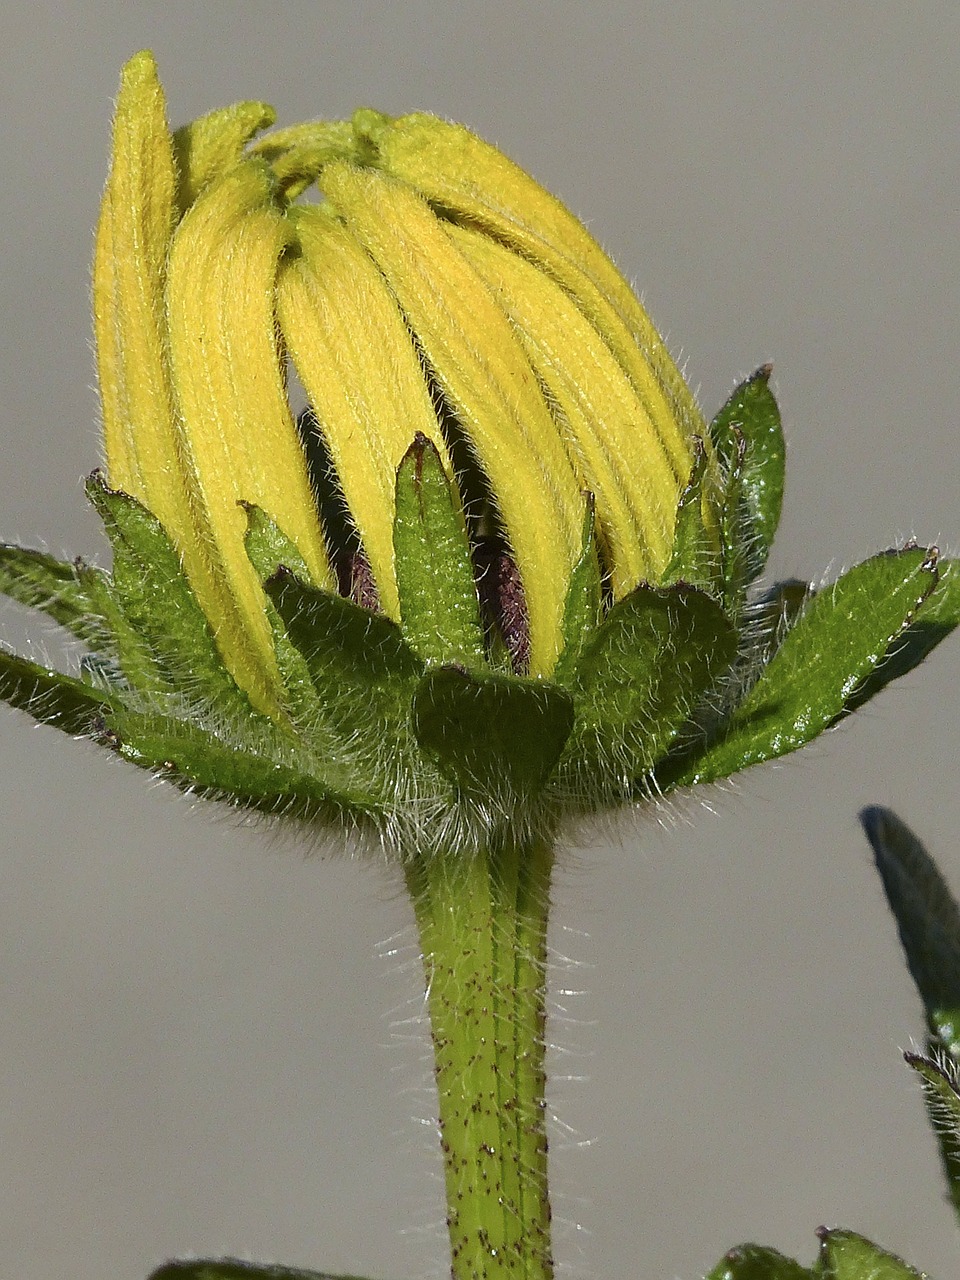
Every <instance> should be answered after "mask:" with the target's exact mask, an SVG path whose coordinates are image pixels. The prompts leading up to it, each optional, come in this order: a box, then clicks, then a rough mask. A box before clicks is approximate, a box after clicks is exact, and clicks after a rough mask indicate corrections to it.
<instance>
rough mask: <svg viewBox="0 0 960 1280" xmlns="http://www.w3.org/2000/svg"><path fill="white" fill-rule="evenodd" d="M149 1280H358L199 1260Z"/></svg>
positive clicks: (172, 1267) (173, 1264)
mask: <svg viewBox="0 0 960 1280" xmlns="http://www.w3.org/2000/svg"><path fill="white" fill-rule="evenodd" d="M148 1280H359V1277H357V1276H344V1275H331V1274H330V1273H329V1272H327V1271H302V1270H300V1269H299V1268H297V1267H278V1266H273V1265H270V1264H269V1263H262V1262H240V1261H239V1260H238V1259H236V1258H200V1259H197V1260H196V1261H194V1262H188V1261H183V1262H168V1263H167V1264H166V1266H163V1267H161V1268H160V1270H159V1271H154V1272H153V1273H152V1275H150V1276H149V1277H148Z"/></svg>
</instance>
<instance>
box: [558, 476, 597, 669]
mask: <svg viewBox="0 0 960 1280" xmlns="http://www.w3.org/2000/svg"><path fill="white" fill-rule="evenodd" d="M586 507H587V509H586V514H585V515H584V521H583V543H582V549H581V551H580V559H579V560H578V561H577V563H576V564H575V565H574V566H573V572H572V573H571V575H570V585H569V587H568V588H567V598H566V600H565V602H564V606H563V649H562V651H561V653H560V658H559V660H558V662H557V665H556V668H555V670H554V673H553V679H554V681H555V682H556V683H557V684H565V683H566V682H567V681H568V680H569V679H570V677H571V676H572V674H573V672H574V670H575V669H576V666H577V663H578V662H579V661H580V655H581V653H582V652H583V647H584V645H585V644H586V643H587V641H588V640H589V639H590V637H591V636H592V635H593V633H594V632H595V631H596V629H597V626H598V625H599V623H600V619H601V618H602V616H603V582H602V580H601V577H600V557H599V554H598V552H597V522H596V515H595V507H596V503H595V501H594V497H593V494H592V493H587V495H586Z"/></svg>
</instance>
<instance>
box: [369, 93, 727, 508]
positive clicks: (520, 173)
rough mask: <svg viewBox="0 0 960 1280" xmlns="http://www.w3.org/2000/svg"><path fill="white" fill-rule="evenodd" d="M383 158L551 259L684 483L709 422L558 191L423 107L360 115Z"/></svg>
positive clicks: (446, 209) (450, 208) (524, 249)
mask: <svg viewBox="0 0 960 1280" xmlns="http://www.w3.org/2000/svg"><path fill="white" fill-rule="evenodd" d="M354 120H355V123H356V126H357V129H358V132H359V133H360V134H361V137H363V138H368V139H369V141H370V143H371V145H372V146H373V148H374V149H375V150H376V153H377V157H378V161H377V162H378V163H379V164H380V165H382V167H383V168H384V169H385V170H386V171H387V172H388V173H391V174H393V175H394V176H396V177H398V178H401V179H402V180H403V181H405V182H408V183H410V184H411V185H412V186H414V187H415V188H416V189H417V190H418V191H420V192H421V193H422V194H423V195H424V196H425V197H426V199H427V200H429V201H430V203H431V204H432V205H434V206H435V207H436V208H437V209H438V210H441V211H442V212H443V213H444V215H446V216H449V217H453V218H455V219H463V220H464V221H465V222H467V223H468V224H472V225H474V226H479V227H482V228H483V229H484V230H487V231H489V232H490V233H491V234H492V235H494V236H495V237H497V238H499V239H501V240H503V241H504V242H505V243H507V244H509V245H510V246H511V247H513V248H515V249H516V250H517V251H518V252H520V253H522V254H523V255H524V256H526V257H528V258H530V259H531V261H533V262H536V263H538V264H540V265H541V266H543V267H544V268H546V269H547V270H548V271H549V272H550V273H551V274H552V275H553V276H554V277H555V279H556V280H557V281H558V282H559V283H560V284H561V285H562V286H563V287H564V289H566V290H567V291H568V292H569V293H570V295H571V296H572V297H573V298H574V299H575V300H576V302H577V305H578V306H579V307H580V309H581V310H582V311H583V313H584V315H586V316H587V318H588V319H589V320H590V322H591V323H592V324H593V326H594V328H596V329H597V330H598V331H599V332H600V333H601V334H602V335H603V337H604V339H605V340H606V342H607V343H608V344H609V346H610V348H611V350H612V351H613V352H614V354H615V355H616V357H617V359H618V360H619V361H620V363H621V364H622V365H623V368H624V369H625V371H626V372H627V374H628V375H629V376H630V378H631V380H632V381H633V383H634V386H635V387H636V390H637V392H638V394H639V395H640V396H641V398H642V399H643V400H644V402H645V404H646V405H647V408H648V411H649V413H650V415H651V417H652V418H653V419H654V421H655V422H656V423H657V427H658V430H659V433H660V435H661V438H662V439H663V442H664V445H665V447H666V449H667V453H668V456H669V457H670V459H671V463H672V465H673V467H674V471H675V474H676V477H677V480H678V482H680V483H684V482H685V481H686V479H687V476H688V475H689V473H690V467H691V465H692V454H691V450H690V444H689V442H690V439H691V437H692V436H694V435H700V436H703V435H704V433H705V427H704V423H703V419H702V417H701V414H700V411H699V409H698V408H697V405H696V401H695V400H694V398H693V396H692V394H691V392H690V389H689V388H688V386H687V384H686V382H685V381H684V379H683V377H682V375H681V373H680V371H679V369H678V368H677V366H676V364H675V363H674V361H673V359H672V358H671V356H670V354H669V352H668V351H667V349H666V346H665V345H664V342H663V339H662V338H661V337H660V334H659V333H658V332H657V330H656V328H655V326H654V325H653V322H652V321H651V319H650V317H649V316H648V315H647V313H646V311H645V310H644V308H643V306H642V304H641V303H640V301H639V299H638V298H637V297H636V295H635V294H634V292H633V290H632V289H631V288H630V286H629V285H628V284H627V282H626V280H624V278H623V276H621V274H620V272H619V271H618V270H617V268H616V267H615V266H614V265H613V263H612V262H611V260H610V258H609V257H608V256H607V254H605V253H604V251H603V250H602V249H601V248H600V246H599V244H597V242H596V240H594V238H593V237H592V236H591V235H590V233H589V232H588V231H587V229H586V228H585V227H584V225H583V224H582V223H581V222H580V221H579V220H578V219H577V218H575V217H574V216H573V214H572V213H571V212H570V211H569V209H567V208H566V207H565V206H564V205H563V204H562V203H561V202H560V201H559V200H558V199H557V198H556V197H555V196H553V195H551V194H550V193H549V192H548V191H545V190H544V188H543V187H541V186H540V184H539V183H538V182H536V181H535V180H534V179H533V178H531V177H530V175H529V174H527V173H525V172H524V170H523V169H521V168H520V167H519V166H518V165H516V164H514V163H513V161H511V160H508V159H507V157H506V156H505V155H503V153H502V152H500V151H498V150H497V148H496V147H493V146H491V145H490V144H489V143H487V142H484V141H483V140H482V139H480V138H478V137H477V136H476V134H473V133H471V132H470V130H469V129H465V128H464V127H463V126H462V125H458V124H451V123H449V122H447V121H444V120H440V119H438V118H437V117H436V116H431V115H426V114H422V113H418V114H414V115H408V116H403V117H400V118H399V119H395V120H391V119H389V118H388V117H386V116H381V115H379V114H378V113H377V112H373V111H361V112H358V113H357V114H356V116H355V117H354Z"/></svg>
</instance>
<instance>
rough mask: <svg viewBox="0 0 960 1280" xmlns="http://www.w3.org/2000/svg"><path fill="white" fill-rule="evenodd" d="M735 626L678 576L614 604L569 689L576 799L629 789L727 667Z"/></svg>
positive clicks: (566, 779) (568, 782)
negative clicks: (677, 581) (674, 580)
mask: <svg viewBox="0 0 960 1280" xmlns="http://www.w3.org/2000/svg"><path fill="white" fill-rule="evenodd" d="M735 643H736V642H735V636H734V633H733V628H732V626H731V625H730V623H729V621H728V620H727V618H726V617H725V615H724V613H723V610H722V609H721V607H720V605H719V604H718V603H717V602H716V601H714V600H712V599H711V598H710V597H709V596H707V595H706V594H704V593H703V592H702V591H698V590H696V589H695V588H693V587H689V586H686V585H684V584H678V585H676V586H673V587H665V588H656V587H649V586H645V585H644V586H640V587H638V588H637V589H636V590H635V591H633V592H631V594H630V595H629V596H626V597H624V599H623V600H621V601H619V602H618V603H617V604H616V605H614V607H613V608H612V609H611V610H610V613H609V614H608V615H607V617H606V619H605V620H604V622H603V623H602V625H601V626H600V628H599V629H598V630H597V632H596V633H595V635H594V636H593V638H592V639H591V640H590V643H589V644H588V645H587V646H586V648H585V649H584V651H583V654H582V656H581V658H580V661H579V663H578V664H577V668H576V671H575V672H574V673H573V675H572V677H571V678H570V680H569V681H568V685H567V687H568V688H570V690H571V692H572V693H573V695H574V702H575V706H576V720H575V723H574V729H573V733H572V734H571V735H570V739H569V741H568V743H567V748H566V750H565V751H564V756H563V759H562V761H561V765H560V780H561V783H562V784H563V785H564V786H565V787H566V788H568V789H569V791H570V794H571V795H572V797H574V798H576V797H577V796H594V797H595V796H597V794H598V792H600V791H607V792H609V793H610V794H611V795H612V794H613V793H619V794H630V792H631V790H632V787H633V785H634V783H636V782H637V781H638V780H640V779H642V778H643V777H644V776H645V775H648V774H649V773H650V771H651V769H652V768H653V766H654V764H655V763H656V762H657V760H658V759H659V758H660V757H661V756H662V755H663V754H664V752H665V751H666V750H667V748H668V747H669V745H670V743H671V742H672V741H673V739H674V737H675V736H676V734H677V731H678V729H679V728H680V726H681V725H682V723H683V722H684V721H685V720H686V719H687V717H688V716H689V715H690V713H691V711H692V710H693V708H694V706H695V705H696V703H697V702H698V700H699V698H700V696H701V695H702V693H703V692H704V690H705V689H707V688H708V687H709V686H710V685H712V684H713V682H714V681H716V680H717V679H718V678H719V677H720V676H721V675H722V674H723V672H724V671H725V670H726V669H727V667H728V666H729V664H730V662H731V661H732V659H733V656H734V652H735Z"/></svg>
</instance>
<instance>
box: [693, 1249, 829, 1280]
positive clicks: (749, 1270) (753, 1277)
mask: <svg viewBox="0 0 960 1280" xmlns="http://www.w3.org/2000/svg"><path fill="white" fill-rule="evenodd" d="M706 1280H814V1273H813V1272H812V1271H810V1270H808V1269H807V1268H806V1267H801V1265H800V1263H799V1262H794V1260H793V1259H792V1258H787V1257H784V1255H783V1254H782V1253H778V1252H777V1250H776V1249H767V1248H765V1247H764V1246H763V1245H759V1244H739V1245H737V1246H736V1248H734V1249H730V1250H729V1251H728V1252H727V1253H725V1254H724V1256H723V1257H722V1258H721V1259H720V1261H719V1262H718V1263H717V1265H716V1266H715V1267H714V1268H713V1270H712V1271H711V1272H710V1274H709V1275H708V1276H707V1277H706Z"/></svg>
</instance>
